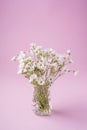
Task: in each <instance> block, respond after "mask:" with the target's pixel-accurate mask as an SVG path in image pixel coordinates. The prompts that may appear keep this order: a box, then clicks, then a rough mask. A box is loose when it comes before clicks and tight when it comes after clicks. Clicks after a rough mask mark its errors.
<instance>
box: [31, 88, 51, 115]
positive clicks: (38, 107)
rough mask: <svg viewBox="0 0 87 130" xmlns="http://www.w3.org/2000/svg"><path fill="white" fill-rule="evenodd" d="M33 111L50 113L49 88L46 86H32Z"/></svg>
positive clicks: (42, 113)
mask: <svg viewBox="0 0 87 130" xmlns="http://www.w3.org/2000/svg"><path fill="white" fill-rule="evenodd" d="M33 111H34V113H35V114H36V115H41V116H44V115H46V116H48V115H51V111H52V106H51V104H50V90H49V87H47V86H37V87H34V91H33Z"/></svg>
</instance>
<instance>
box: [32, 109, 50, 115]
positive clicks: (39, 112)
mask: <svg viewBox="0 0 87 130" xmlns="http://www.w3.org/2000/svg"><path fill="white" fill-rule="evenodd" d="M33 111H34V113H35V114H36V115H37V116H50V115H51V113H52V112H51V110H49V111H43V112H41V111H38V110H33Z"/></svg>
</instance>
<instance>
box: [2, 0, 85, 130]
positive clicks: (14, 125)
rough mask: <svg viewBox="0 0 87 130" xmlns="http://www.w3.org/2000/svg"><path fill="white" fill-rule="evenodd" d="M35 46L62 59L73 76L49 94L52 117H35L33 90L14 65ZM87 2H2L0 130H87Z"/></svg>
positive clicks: (63, 78)
mask: <svg viewBox="0 0 87 130" xmlns="http://www.w3.org/2000/svg"><path fill="white" fill-rule="evenodd" d="M32 41H35V42H36V43H37V44H41V45H42V46H43V47H45V48H48V47H50V48H54V49H56V51H57V52H60V53H63V52H65V51H66V50H67V49H71V51H72V58H73V60H74V64H73V65H72V67H73V68H75V69H78V70H79V73H78V76H77V77H74V76H73V75H72V74H69V75H66V76H63V77H61V78H60V79H58V80H57V81H56V82H55V83H54V84H53V86H52V88H51V98H52V105H53V114H52V115H51V116H50V117H39V116H36V115H34V114H33V112H32V107H31V104H32V93H33V88H32V87H31V85H30V84H29V83H28V81H27V80H26V79H24V77H22V76H19V75H17V63H14V62H12V61H11V60H10V59H11V58H12V57H13V56H14V55H15V54H16V53H18V52H19V51H20V50H24V49H27V48H28V47H29V43H30V42H32ZM86 73H87V1H86V0H0V130H44V129H45V130H87V74H86Z"/></svg>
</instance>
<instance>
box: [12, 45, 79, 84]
mask: <svg viewBox="0 0 87 130" xmlns="http://www.w3.org/2000/svg"><path fill="white" fill-rule="evenodd" d="M12 60H14V61H18V74H22V75H24V76H25V77H26V78H27V79H28V80H29V82H30V83H31V84H32V85H34V86H51V84H52V83H53V82H54V81H55V80H56V79H57V78H58V77H60V76H62V75H64V74H66V73H68V72H73V73H74V74H75V75H76V74H77V71H75V70H70V69H68V65H69V64H71V63H73V61H72V59H71V51H70V50H68V51H67V52H66V53H65V54H62V55H61V54H57V53H56V52H55V51H54V50H53V49H51V48H50V49H43V48H42V46H36V44H34V43H31V44H30V49H29V50H27V51H21V52H20V53H19V54H17V55H16V56H14V57H13V58H12Z"/></svg>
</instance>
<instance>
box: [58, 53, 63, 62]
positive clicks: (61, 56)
mask: <svg viewBox="0 0 87 130" xmlns="http://www.w3.org/2000/svg"><path fill="white" fill-rule="evenodd" d="M58 63H59V64H63V55H59V56H58Z"/></svg>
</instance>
